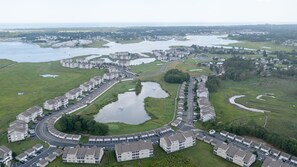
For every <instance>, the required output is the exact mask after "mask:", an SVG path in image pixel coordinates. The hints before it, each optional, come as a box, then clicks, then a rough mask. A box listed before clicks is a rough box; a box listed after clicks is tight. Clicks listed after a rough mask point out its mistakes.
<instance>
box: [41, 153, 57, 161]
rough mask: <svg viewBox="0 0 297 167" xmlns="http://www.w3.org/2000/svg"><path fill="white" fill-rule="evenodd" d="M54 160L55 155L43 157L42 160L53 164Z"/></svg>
mask: <svg viewBox="0 0 297 167" xmlns="http://www.w3.org/2000/svg"><path fill="white" fill-rule="evenodd" d="M56 158H57V156H56V155H54V154H50V155H48V156H47V157H45V158H44V159H45V160H47V161H48V162H53V161H54V160H55V159H56Z"/></svg>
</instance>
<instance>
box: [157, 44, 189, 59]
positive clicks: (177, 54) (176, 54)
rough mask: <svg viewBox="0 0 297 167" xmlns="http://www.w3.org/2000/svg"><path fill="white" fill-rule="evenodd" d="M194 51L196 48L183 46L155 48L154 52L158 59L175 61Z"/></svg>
mask: <svg viewBox="0 0 297 167" xmlns="http://www.w3.org/2000/svg"><path fill="white" fill-rule="evenodd" d="M194 51H195V49H194V48H191V47H181V48H172V49H169V50H153V51H152V52H153V54H154V56H156V59H157V60H161V61H174V60H180V59H182V58H184V57H187V56H189V55H190V54H191V53H193V52H194Z"/></svg>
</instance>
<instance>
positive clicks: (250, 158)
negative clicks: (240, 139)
mask: <svg viewBox="0 0 297 167" xmlns="http://www.w3.org/2000/svg"><path fill="white" fill-rule="evenodd" d="M213 151H214V154H216V155H218V156H220V157H222V158H224V159H226V160H229V161H231V162H233V163H235V164H237V165H239V166H242V167H249V166H251V165H252V164H253V163H254V162H255V161H256V155H254V154H252V153H251V152H249V151H247V150H241V149H239V148H237V147H235V146H234V145H232V144H226V143H224V142H219V143H217V144H216V146H215V147H214V149H213Z"/></svg>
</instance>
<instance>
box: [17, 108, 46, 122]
mask: <svg viewBox="0 0 297 167" xmlns="http://www.w3.org/2000/svg"><path fill="white" fill-rule="evenodd" d="M42 113H43V109H42V108H41V107H39V106H34V107H31V108H29V109H27V110H26V111H25V112H22V113H20V114H19V115H17V117H16V119H18V120H22V121H25V122H26V123H29V122H30V121H33V120H35V119H36V118H37V117H38V116H42Z"/></svg>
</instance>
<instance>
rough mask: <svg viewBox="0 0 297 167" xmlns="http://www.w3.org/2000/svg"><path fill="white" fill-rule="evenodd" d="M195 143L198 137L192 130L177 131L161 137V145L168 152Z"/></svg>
mask: <svg viewBox="0 0 297 167" xmlns="http://www.w3.org/2000/svg"><path fill="white" fill-rule="evenodd" d="M195 143H196V139H195V136H194V134H193V132H192V131H186V132H177V133H175V134H172V135H170V136H165V137H162V138H160V147H161V148H162V149H163V150H164V151H165V152H167V153H171V152H175V151H178V150H182V149H185V148H188V147H191V146H193V145H195Z"/></svg>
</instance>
